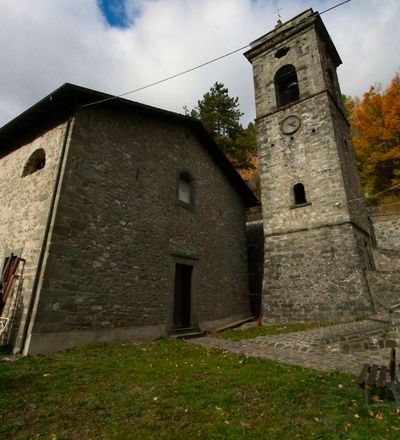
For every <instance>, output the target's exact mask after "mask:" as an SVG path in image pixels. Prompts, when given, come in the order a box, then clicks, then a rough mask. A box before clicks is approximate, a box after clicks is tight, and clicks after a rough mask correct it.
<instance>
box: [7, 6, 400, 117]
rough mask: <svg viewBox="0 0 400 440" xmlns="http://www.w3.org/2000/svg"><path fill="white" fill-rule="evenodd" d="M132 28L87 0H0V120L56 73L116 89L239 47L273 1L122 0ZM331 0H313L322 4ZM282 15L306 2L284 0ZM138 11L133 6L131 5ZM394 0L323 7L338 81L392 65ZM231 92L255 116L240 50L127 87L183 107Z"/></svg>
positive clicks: (267, 24) (265, 25)
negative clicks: (219, 85)
mask: <svg viewBox="0 0 400 440" xmlns="http://www.w3.org/2000/svg"><path fill="white" fill-rule="evenodd" d="M126 1H127V11H128V13H131V14H132V17H133V19H132V22H133V25H132V26H131V27H130V28H125V29H117V28H110V27H109V26H108V25H107V24H106V21H105V19H104V17H103V15H102V14H101V12H100V11H99V9H98V7H97V5H96V1H95V0H57V1H54V0H36V1H35V2H34V7H33V5H32V0H18V1H15V0H2V5H1V15H0V39H1V41H3V46H2V50H1V51H0V65H1V66H2V68H1V70H0V125H2V124H3V123H5V122H6V121H7V120H9V119H10V118H12V117H14V116H16V115H17V114H18V113H20V112H21V111H23V110H25V109H26V108H27V107H28V106H29V105H31V104H33V103H34V102H36V101H37V100H39V99H41V98H42V97H43V96H45V95H46V94H48V93H50V92H51V91H52V90H54V89H55V88H57V87H59V86H60V85H61V84H63V83H64V82H72V83H76V84H79V85H83V86H86V87H89V88H93V89H97V90H101V91H105V92H108V93H113V94H120V93H123V92H126V91H128V90H132V89H135V88H137V87H140V86H143V85H145V84H148V83H150V82H153V81H157V80H158V79H160V78H163V77H165V76H169V75H173V74H175V73H177V72H179V71H181V70H185V69H188V68H190V67H193V66H195V65H197V64H200V63H202V62H205V61H207V60H209V59H212V58H215V57H217V56H220V55H222V54H224V53H226V52H229V51H231V50H234V49H236V48H238V47H241V46H243V45H245V44H247V43H249V42H250V41H252V40H253V39H255V38H257V37H259V36H261V35H262V34H264V33H266V32H268V31H269V30H271V29H272V28H273V27H274V25H275V22H276V14H275V13H274V12H273V11H274V9H276V4H275V2H272V1H271V0H257V1H255V0H218V1H216V0H202V1H198V0H158V1H156V0H136V1H135V0H126ZM335 3H337V1H336V0H330V1H314V2H313V6H314V10H319V11H322V10H324V9H326V8H328V7H330V6H332V5H334V4H335ZM280 4H281V6H282V8H283V9H282V11H281V15H282V19H283V20H287V19H289V18H291V17H292V16H294V15H296V14H298V13H299V12H301V11H302V10H304V9H307V8H308V7H309V6H310V2H308V1H305V0H285V1H281V2H280ZM138 11H140V13H139V14H138ZM399 17H400V2H399V1H398V0H385V2H382V1H380V0H362V1H361V0H353V1H352V2H350V3H348V4H346V5H344V6H341V7H339V8H337V9H335V10H333V11H332V12H329V13H327V14H324V15H323V16H322V18H323V20H324V22H325V24H326V26H327V28H328V31H329V32H330V34H331V36H332V39H333V41H334V43H335V44H336V46H337V48H338V51H339V53H340V55H341V56H342V59H343V62H344V65H343V66H342V67H340V68H339V76H340V79H341V85H342V90H343V92H344V93H346V94H362V93H363V92H364V91H366V90H367V89H368V87H369V85H370V84H372V83H373V82H375V81H380V82H383V83H384V85H386V84H387V82H388V81H389V80H390V78H391V77H392V76H393V74H394V72H395V71H396V70H397V69H398V68H399V67H400V66H399V64H400V61H399V60H398V54H399V53H400V38H399V33H400V30H399V27H398V25H397V19H398V18H399ZM215 81H221V82H223V83H224V84H225V85H226V86H227V87H228V88H229V90H230V93H231V95H234V96H239V97H240V103H241V109H242V111H244V112H245V113H246V121H248V120H250V119H251V118H253V117H254V96H253V82H252V72H251V65H250V64H249V63H248V61H247V60H246V59H245V58H244V57H243V55H242V54H241V53H238V54H235V55H232V56H231V57H229V58H225V59H224V60H221V61H218V62H216V63H214V64H211V65H209V66H207V67H204V68H202V69H200V70H197V71H195V72H192V73H190V74H188V75H185V76H182V77H179V78H177V79H174V80H171V81H169V82H166V83H164V84H162V85H158V86H155V87H152V88H150V89H147V90H145V91H142V92H139V93H137V94H132V95H129V96H128V97H129V98H130V99H133V100H137V101H140V102H144V103H147V104H150V105H155V106H158V107H162V108H167V109H170V110H173V111H178V112H181V111H182V107H183V106H184V105H185V104H186V105H188V106H189V107H192V106H193V105H195V104H196V101H197V99H199V98H201V96H202V95H203V93H204V92H205V91H206V90H208V89H209V87H210V86H211V85H212V84H213V83H214V82H215Z"/></svg>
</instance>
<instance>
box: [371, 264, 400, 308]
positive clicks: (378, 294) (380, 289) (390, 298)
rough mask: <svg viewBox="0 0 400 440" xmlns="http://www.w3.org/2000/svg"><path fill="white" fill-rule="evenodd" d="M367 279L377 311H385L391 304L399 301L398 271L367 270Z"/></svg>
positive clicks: (399, 275) (399, 283)
mask: <svg viewBox="0 0 400 440" xmlns="http://www.w3.org/2000/svg"><path fill="white" fill-rule="evenodd" d="M367 280H368V284H369V287H370V289H371V293H372V296H373V299H374V305H375V308H376V310H377V311H380V310H382V311H386V312H387V309H388V307H390V306H392V305H393V304H398V303H400V293H399V286H400V272H377V271H368V272H367Z"/></svg>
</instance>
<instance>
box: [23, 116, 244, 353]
mask: <svg viewBox="0 0 400 440" xmlns="http://www.w3.org/2000/svg"><path fill="white" fill-rule="evenodd" d="M182 171H184V172H186V173H188V174H190V176H191V177H192V179H193V185H194V193H195V202H194V206H193V208H189V207H185V206H182V204H180V203H178V202H177V182H178V176H179V173H180V172H182ZM49 252H50V254H49V259H48V262H47V266H46V272H45V277H44V284H43V288H42V291H41V295H40V301H39V305H38V308H37V312H36V316H35V325H34V328H33V334H32V339H31V347H30V351H31V352H35V351H42V352H43V351H46V350H51V349H54V346H57V348H58V349H60V348H63V347H66V346H69V345H71V344H78V343H84V342H88V341H89V342H93V341H95V340H96V339H98V338H99V339H98V340H114V339H120V338H123V339H124V338H125V339H126V338H134V337H135V335H136V336H137V337H140V335H147V336H152V337H154V336H159V335H165V334H166V331H167V330H168V329H169V328H170V327H171V325H172V305H173V291H174V270H175V264H176V263H184V264H190V265H193V266H194V269H193V308H192V312H193V318H194V319H193V324H195V323H199V324H200V325H201V326H205V327H210V326H211V325H212V323H213V322H222V321H223V320H226V319H229V318H232V317H233V318H234V319H236V318H239V317H247V316H249V314H250V311H249V305H248V302H249V300H248V298H247V297H245V296H244V295H243V292H247V291H248V278H247V256H246V235H245V207H244V204H243V202H242V200H241V199H240V197H239V195H238V194H237V192H236V191H235V189H234V188H233V187H232V186H231V184H230V182H229V181H228V180H227V178H226V176H225V175H224V174H223V172H222V171H221V170H220V169H219V167H217V166H216V164H215V163H214V161H213V160H212V159H211V158H210V156H209V155H208V154H207V153H206V151H205V149H204V148H203V147H202V146H201V145H200V143H199V141H198V140H197V138H196V136H195V135H194V134H193V133H192V132H191V131H188V130H187V128H186V127H185V126H184V125H178V124H177V123H172V122H168V121H166V120H162V119H161V118H155V117H154V115H153V114H152V115H150V116H148V117H147V116H145V115H143V114H139V113H130V114H129V113H126V112H124V113H122V112H121V113H119V112H117V111H115V112H111V111H109V112H108V111H102V110H100V109H99V108H92V109H89V110H86V111H82V112H81V113H80V114H79V115H78V117H77V120H76V123H75V126H74V131H73V134H72V140H71V144H70V148H69V154H68V160H67V165H66V170H65V176H64V180H63V186H62V192H61V197H60V201H59V208H58V211H57V218H56V221H55V224H54V230H53V235H52V241H51V246H50V251H49ZM71 335H74V336H71ZM50 347H51V348H50Z"/></svg>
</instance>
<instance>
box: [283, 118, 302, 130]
mask: <svg viewBox="0 0 400 440" xmlns="http://www.w3.org/2000/svg"><path fill="white" fill-rule="evenodd" d="M300 123H301V121H300V118H299V117H298V116H296V115H290V116H288V117H287V118H285V119H284V120H283V121H282V123H281V130H282V133H283V134H293V133H294V132H295V131H297V130H298V129H299V127H300Z"/></svg>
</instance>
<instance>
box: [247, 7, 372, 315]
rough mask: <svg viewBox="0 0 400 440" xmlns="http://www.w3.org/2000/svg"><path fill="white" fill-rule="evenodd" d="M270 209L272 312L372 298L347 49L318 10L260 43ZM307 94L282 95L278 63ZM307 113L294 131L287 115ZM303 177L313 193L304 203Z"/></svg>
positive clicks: (264, 195)
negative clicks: (347, 102)
mask: <svg viewBox="0 0 400 440" xmlns="http://www.w3.org/2000/svg"><path fill="white" fill-rule="evenodd" d="M245 55H246V57H247V58H248V59H249V60H250V62H251V63H252V65H253V72H254V86H255V97H256V115H257V119H256V127H257V136H258V149H259V159H260V178H261V199H262V200H261V201H262V209H263V219H264V235H265V247H264V254H265V262H264V284H263V303H264V320H265V321H290V320H296V321H315V320H319V319H321V320H332V319H336V320H341V319H349V318H352V317H357V316H362V315H364V314H366V313H368V312H370V311H371V310H372V307H373V303H372V300H371V295H370V292H369V289H368V284H367V281H366V277H365V270H368V269H371V268H372V266H373V262H372V252H371V243H372V238H371V233H370V225H369V220H368V217H367V212H366V209H365V203H364V199H363V195H362V191H361V187H360V182H359V178H358V173H357V169H356V164H355V158H354V153H353V150H352V147H351V136H350V129H349V124H348V122H347V119H346V117H345V115H344V113H343V108H342V103H341V94H340V87H339V83H338V80H337V76H336V67H337V66H338V65H339V64H340V63H341V60H340V58H339V55H338V54H337V52H336V49H335V47H334V46H333V43H332V41H331V40H330V37H329V35H328V33H327V31H326V29H325V27H324V25H323V23H322V20H321V19H320V17H319V15H318V14H316V13H314V12H313V11H312V10H308V11H305V12H304V13H302V14H300V15H299V16H297V17H295V18H293V19H292V20H290V21H289V22H287V23H284V24H278V25H277V27H276V28H275V30H273V31H271V32H270V33H268V34H266V35H264V36H263V37H261V38H259V39H258V40H256V41H254V42H253V43H251V49H250V50H249V51H248V52H247V53H246V54H245ZM282 68H286V69H289V70H290V69H292V71H295V75H296V76H293V79H292V80H291V87H292V86H294V87H295V88H298V96H297V97H296V98H294V99H292V100H291V101H290V102H288V103H286V104H285V105H280V102H279V99H282V98H280V97H279V96H278V95H279V94H280V93H281V92H280V87H281V86H280V85H279V84H278V80H277V75H278V71H282ZM287 117H291V118H293V117H294V118H296V117H297V118H299V121H300V122H299V126H298V127H297V128H296V129H295V130H294V131H293V132H291V133H289V134H287V133H285V132H284V130H283V126H282V123H283V121H284V120H285V119H286V118H287ZM297 184H302V185H303V187H304V191H305V200H304V202H305V203H297V202H296V198H295V195H294V189H295V185H297Z"/></svg>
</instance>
